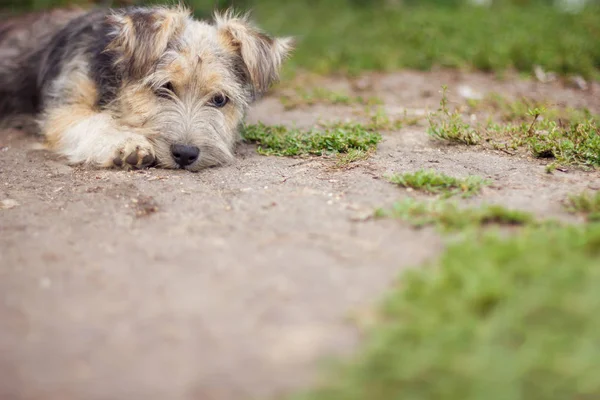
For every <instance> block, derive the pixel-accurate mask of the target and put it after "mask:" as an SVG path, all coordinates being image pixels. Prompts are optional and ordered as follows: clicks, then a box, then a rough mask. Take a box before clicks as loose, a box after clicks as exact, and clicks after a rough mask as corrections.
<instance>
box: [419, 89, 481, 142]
mask: <svg viewBox="0 0 600 400" xmlns="http://www.w3.org/2000/svg"><path fill="white" fill-rule="evenodd" d="M447 91H448V87H447V86H442V99H441V100H440V108H439V109H438V110H437V112H435V113H431V114H430V115H429V116H428V121H429V129H428V133H429V134H430V135H431V136H432V137H434V138H435V139H438V140H443V141H447V142H450V143H459V144H466V145H475V144H478V143H479V142H480V141H481V138H480V136H479V135H478V134H477V132H476V130H475V129H473V127H472V126H471V125H469V124H467V123H465V122H464V121H463V117H462V115H461V114H460V112H458V111H457V110H454V111H450V109H449V108H448V97H447Z"/></svg>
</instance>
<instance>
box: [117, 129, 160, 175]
mask: <svg viewBox="0 0 600 400" xmlns="http://www.w3.org/2000/svg"><path fill="white" fill-rule="evenodd" d="M155 161H156V155H155V152H154V146H152V144H151V143H150V142H149V141H148V139H146V138H145V137H143V136H136V137H132V138H130V139H129V140H127V141H126V142H125V143H123V144H122V145H121V146H119V148H118V150H117V152H116V154H115V155H114V157H113V159H112V165H113V166H115V167H117V168H125V169H130V168H135V169H142V168H148V167H150V166H151V165H153V164H154V162H155Z"/></svg>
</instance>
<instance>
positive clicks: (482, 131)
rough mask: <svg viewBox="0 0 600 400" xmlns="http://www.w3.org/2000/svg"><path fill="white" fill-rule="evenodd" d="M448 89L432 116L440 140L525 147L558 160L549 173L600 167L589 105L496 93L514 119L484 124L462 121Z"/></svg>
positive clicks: (599, 137)
mask: <svg viewBox="0 0 600 400" xmlns="http://www.w3.org/2000/svg"><path fill="white" fill-rule="evenodd" d="M446 90H447V89H446V87H443V90H442V99H441V101H440V109H439V110H438V112H437V113H434V114H432V115H430V129H429V132H430V134H431V135H432V136H434V137H436V138H437V139H440V140H445V141H448V142H451V143H456V142H458V143H465V144H476V143H479V142H480V141H481V140H480V139H482V138H483V139H485V140H484V142H485V143H489V144H490V145H491V146H492V148H495V149H498V150H503V151H505V152H507V153H510V151H509V149H510V150H513V151H514V150H517V149H519V148H521V147H526V148H527V149H528V150H529V151H530V152H531V154H532V155H533V156H534V157H536V158H553V159H554V160H555V161H554V162H553V163H552V164H551V165H550V166H549V168H548V169H547V170H548V171H549V172H550V171H551V170H553V169H555V168H556V167H558V166H561V165H562V166H566V165H575V166H579V167H584V168H597V167H600V130H599V127H598V125H597V122H596V119H595V117H594V116H593V115H592V114H591V113H590V112H589V111H588V110H574V109H563V110H561V109H556V108H550V109H549V108H547V107H546V105H544V104H542V103H535V102H526V101H524V100H519V101H517V102H512V103H511V102H504V101H503V100H500V99H501V98H499V97H494V102H495V103H494V104H496V105H498V104H500V105H499V106H498V107H500V109H501V110H504V111H501V112H504V114H503V115H504V118H505V119H507V120H510V121H512V122H511V123H509V124H497V123H494V122H493V121H491V120H489V121H488V122H487V123H486V124H485V125H483V126H482V125H476V126H471V125H470V124H467V123H465V122H464V121H463V117H462V115H461V114H460V112H458V111H454V112H450V111H449V109H448V100H447V97H446ZM480 104H481V103H473V102H471V107H475V108H477V107H482V106H481V105H480ZM526 105H532V106H534V107H533V108H526ZM506 110H509V111H508V112H507V111H506Z"/></svg>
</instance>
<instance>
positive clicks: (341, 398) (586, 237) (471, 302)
mask: <svg viewBox="0 0 600 400" xmlns="http://www.w3.org/2000/svg"><path fill="white" fill-rule="evenodd" d="M599 249H600V225H599V224H593V225H586V226H580V227H553V228H551V229H548V228H547V227H544V228H525V229H524V230H523V231H521V232H520V233H519V234H518V235H514V236H510V237H509V238H508V239H506V238H501V237H499V236H497V235H495V234H492V233H488V234H484V235H483V236H475V235H473V236H468V237H466V238H464V239H461V240H459V241H457V242H455V243H453V244H450V245H449V246H448V248H447V251H446V252H445V253H444V254H443V256H442V257H441V258H440V260H439V261H438V262H436V263H434V264H433V265H429V266H428V267H425V268H418V269H411V270H409V271H408V272H406V273H404V274H403V275H402V277H401V279H400V281H399V284H398V285H397V286H396V289H394V290H393V291H392V292H391V293H389V294H388V295H387V296H386V299H385V301H384V303H383V305H382V307H381V309H380V311H379V312H378V313H377V314H376V318H375V320H376V323H375V326H374V327H373V328H371V329H370V330H369V332H368V334H367V339H366V343H365V344H364V346H363V348H362V350H361V351H360V352H359V353H358V354H357V355H356V356H355V357H354V358H352V359H351V360H349V361H348V362H346V363H343V364H339V365H337V366H336V368H335V369H334V370H333V371H332V372H331V373H330V374H328V375H327V380H324V382H325V383H324V384H323V385H322V386H321V387H319V388H317V389H316V390H313V391H311V392H309V393H304V394H302V395H299V396H297V397H294V399H296V400H389V399H399V398H403V399H404V398H406V399H451V400H481V399H536V400H563V399H596V398H600V381H598V379H597V377H598V375H599V374H600V364H599V363H598V360H599V359H600V347H598V346H597V345H596V343H597V342H598V338H599V337H600V324H599V323H598V318H597V316H598V315H599V313H600V292H599V291H598V287H600V250H599Z"/></svg>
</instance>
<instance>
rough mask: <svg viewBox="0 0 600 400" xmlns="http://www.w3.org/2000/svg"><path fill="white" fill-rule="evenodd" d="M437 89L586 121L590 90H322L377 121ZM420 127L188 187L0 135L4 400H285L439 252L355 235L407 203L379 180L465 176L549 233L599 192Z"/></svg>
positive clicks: (424, 86)
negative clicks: (92, 165) (574, 196)
mask: <svg viewBox="0 0 600 400" xmlns="http://www.w3.org/2000/svg"><path fill="white" fill-rule="evenodd" d="M442 84H448V85H449V86H450V88H451V89H454V88H458V87H460V86H461V85H467V86H468V87H469V88H470V89H471V90H472V91H474V92H478V93H480V94H485V93H486V92H490V91H493V92H500V93H502V94H504V95H506V96H518V95H526V96H529V97H535V98H539V99H549V100H552V101H555V102H558V103H564V104H569V105H573V106H587V107H589V108H590V109H591V110H592V111H594V112H596V113H598V112H600V96H599V95H598V94H599V93H600V85H598V84H593V85H592V87H591V88H590V89H589V90H588V91H581V90H578V89H575V88H568V87H566V86H564V85H562V84H560V83H551V84H542V83H538V82H534V81H524V80H517V79H509V80H506V81H498V80H496V79H494V78H493V77H490V76H487V75H483V74H466V73H458V72H437V73H429V74H425V73H417V72H401V73H396V74H389V75H368V76H363V77H361V78H359V79H358V80H357V81H356V82H355V83H354V84H350V83H349V82H348V81H346V80H344V79H333V78H331V79H329V80H328V81H327V85H329V86H330V87H332V88H344V87H348V88H354V89H359V90H362V91H365V92H366V93H370V94H374V95H377V96H379V97H381V98H382V99H383V100H384V101H385V107H386V110H387V112H388V113H389V114H390V115H391V116H394V115H396V116H401V115H402V113H403V112H404V110H405V109H407V110H408V112H409V113H412V114H414V113H417V114H419V113H423V112H424V110H425V109H426V108H427V107H429V108H430V109H434V108H435V107H436V106H437V104H438V102H439V94H438V92H439V89H440V86H441V85H442ZM353 115H354V114H353V111H352V108H351V107H347V106H325V105H316V106H313V107H309V108H299V109H295V110H291V111H284V109H283V107H282V105H281V104H280V102H279V99H278V98H277V97H276V96H271V97H268V98H266V99H264V100H263V101H261V102H260V103H258V104H257V105H256V106H255V107H254V109H253V111H252V113H251V115H250V116H249V121H250V122H256V121H259V120H260V121H263V122H265V123H267V124H275V123H277V124H281V123H284V124H290V125H296V126H312V125H314V124H315V123H316V122H317V121H319V120H340V119H346V118H351V117H353ZM425 129H426V127H425V125H424V124H422V125H418V126H413V127H407V128H404V129H402V130H400V131H398V132H390V133H386V134H385V135H384V140H383V142H382V143H381V145H380V146H379V149H378V152H377V154H376V155H375V156H374V157H373V158H372V159H370V160H368V161H366V162H361V163H359V164H358V165H357V166H356V167H354V168H351V169H348V170H343V171H336V170H332V169H331V168H329V167H330V166H331V161H330V160H323V159H290V158H277V157H263V156H260V155H258V154H256V152H255V149H254V147H253V146H250V145H241V146H240V149H239V151H238V153H239V156H238V159H237V161H236V162H235V163H234V164H232V165H229V166H226V167H222V168H216V169H210V170H207V171H204V172H201V173H197V174H193V173H188V172H181V171H166V170H158V169H151V170H147V171H135V172H125V171H114V170H111V171H102V170H92V169H85V168H81V167H70V166H67V165H66V164H65V163H64V161H62V160H61V159H59V158H57V157H56V156H54V155H52V154H50V153H48V152H47V151H45V150H43V149H40V146H39V142H38V140H37V139H36V138H33V137H30V136H27V135H25V134H23V133H21V132H17V131H5V132H0V202H1V203H0V204H2V206H0V399H15V400H17V399H28V400H37V399H40V400H41V399H43V400H54V399H56V400H59V399H60V400H66V399H86V400H101V399H111V400H119V399H123V400H125V399H127V400H134V399H144V400H153V399H157V400H159V399H160V400H165V399H170V400H180V399H181V400H187V399H190V400H191V399H194V400H199V399H201V400H234V399H235V400H241V399H266V398H280V396H282V395H283V394H285V393H289V392H291V391H293V390H296V389H298V388H302V387H304V386H306V385H309V384H310V383H311V382H312V381H313V380H314V379H315V377H316V376H317V373H318V372H319V368H318V367H319V365H320V362H321V360H322V359H323V357H330V356H336V355H342V354H348V353H349V352H350V351H352V350H353V349H354V348H355V345H356V344H357V342H358V340H359V339H360V329H359V327H358V326H357V325H356V324H355V323H353V322H352V320H353V318H352V315H354V314H355V313H357V312H358V313H359V314H360V313H361V312H362V311H361V310H364V309H365V308H366V307H368V306H369V305H372V304H374V302H376V301H377V300H378V299H379V298H380V296H381V295H382V294H383V293H385V289H386V287H389V286H390V285H391V284H392V283H393V281H394V279H395V278H396V277H397V276H398V274H399V273H400V272H401V271H402V270H403V269H405V268H409V267H412V266H418V265H420V264H422V263H424V262H425V261H427V260H430V259H432V258H434V257H435V256H436V255H438V254H439V253H440V251H441V250H442V249H443V242H442V239H441V238H440V237H439V236H438V235H437V234H436V233H435V231H433V230H429V229H425V230H413V229H411V228H409V227H408V226H406V225H404V224H402V223H401V222H398V221H391V220H376V221H375V220H371V219H368V218H366V217H367V216H368V215H369V214H370V213H371V212H372V211H373V209H374V208H375V207H379V206H385V205H389V204H391V203H392V202H394V201H396V200H399V199H401V198H402V197H404V196H407V195H409V193H407V191H405V190H402V189H399V188H397V187H394V186H393V185H391V184H389V183H387V182H386V181H385V180H384V179H382V177H383V175H385V174H386V173H389V172H408V171H414V170H417V169H419V168H435V169H436V170H438V171H442V172H445V173H447V174H451V175H455V176H466V175H479V176H482V177H485V178H489V179H491V180H493V182H494V184H493V185H492V186H491V187H488V188H486V189H485V190H484V192H483V194H482V195H481V196H479V197H478V198H476V199H475V200H472V202H474V203H477V202H487V203H500V204H503V205H506V206H509V207H515V208H519V209H523V210H529V211H532V212H534V213H536V214H538V215H540V216H553V217H559V218H563V217H564V218H569V217H568V216H567V215H566V214H564V211H563V210H562V207H561V201H562V200H563V199H564V198H565V197H566V195H567V194H568V193H574V192H579V191H581V190H583V189H585V188H592V189H599V188H600V176H599V174H598V173H590V172H582V171H577V170H575V169H569V170H568V171H566V172H560V171H557V172H555V173H554V174H552V175H550V174H547V173H546V172H545V168H544V167H545V165H544V163H543V162H541V161H539V160H532V159H528V158H526V157H518V156H509V155H507V154H504V153H502V152H492V151H481V150H479V149H473V148H466V147H461V146H442V145H439V144H436V143H433V142H432V141H430V139H429V138H428V136H427V134H426V133H425Z"/></svg>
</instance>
